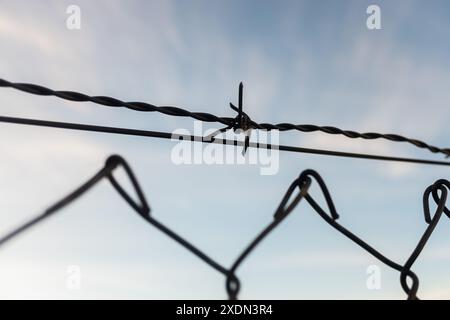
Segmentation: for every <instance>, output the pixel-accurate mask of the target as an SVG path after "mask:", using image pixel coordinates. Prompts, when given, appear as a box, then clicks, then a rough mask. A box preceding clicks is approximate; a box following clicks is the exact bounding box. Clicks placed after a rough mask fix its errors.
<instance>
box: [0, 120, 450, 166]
mask: <svg viewBox="0 0 450 320" xmlns="http://www.w3.org/2000/svg"><path fill="white" fill-rule="evenodd" d="M0 122H4V123H14V124H20V125H32V126H40V127H50V128H60V129H68V130H80V131H89V132H102V133H110V134H121V135H131V136H141V137H152V138H161V139H171V140H185V141H196V142H203V143H214V144H224V145H234V146H244V148H245V146H246V143H247V142H242V141H239V140H229V139H219V138H213V137H211V136H207V137H201V136H193V135H184V134H173V133H168V132H159V131H149V130H137V129H128V128H118V127H107V126H96V125H88V124H80V123H68V122H58V121H48V120H38V119H27V118H16V117H5V116H0ZM247 147H249V148H259V149H268V150H280V151H287V152H297V153H308V154H317V155H325V156H336V157H346V158H357V159H369V160H379V161H394V162H405V163H417V164H429V165H440V166H450V162H448V161H436V160H426V159H415V158H401V157H390V156H384V155H374V154H363V153H352V152H342V151H334V150H323V149H312V148H302V147H294V146H286V145H276V144H265V143H259V142H248V145H247ZM244 151H245V149H244Z"/></svg>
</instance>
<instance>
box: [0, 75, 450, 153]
mask: <svg viewBox="0 0 450 320" xmlns="http://www.w3.org/2000/svg"><path fill="white" fill-rule="evenodd" d="M0 87H10V88H14V89H17V90H20V91H23V92H27V93H31V94H35V95H41V96H55V97H58V98H61V99H65V100H69V101H76V102H88V101H90V102H93V103H96V104H100V105H103V106H108V107H125V108H128V109H131V110H135V111H145V112H159V113H162V114H166V115H170V116H177V117H190V118H193V119H196V120H200V121H203V122H215V123H221V124H224V125H226V126H227V128H234V129H238V128H240V129H242V130H244V131H247V130H249V129H264V130H279V131H289V130H297V131H301V132H316V131H320V132H324V133H328V134H334V135H343V136H346V137H348V138H362V139H367V140H373V139H386V140H390V141H394V142H408V143H410V144H412V145H414V146H416V147H418V148H424V149H428V150H429V151H431V152H433V153H442V154H444V155H446V156H447V157H448V156H450V149H449V148H446V149H444V148H438V147H435V146H432V145H429V144H427V143H425V142H423V141H420V140H417V139H410V138H406V137H404V136H401V135H398V134H381V133H375V132H366V133H359V132H355V131H351V130H342V129H339V128H336V127H331V126H317V125H311V124H299V125H295V124H291V123H279V124H271V123H256V122H255V121H253V120H251V119H250V117H249V116H248V115H247V114H246V113H244V112H243V110H242V83H241V84H240V85H239V108H236V107H235V106H234V105H232V104H230V106H231V108H232V109H233V110H235V111H236V112H238V115H237V117H235V118H230V117H218V116H215V115H213V114H210V113H204V112H191V111H188V110H185V109H181V108H178V107H173V106H156V105H153V104H150V103H145V102H124V101H121V100H119V99H116V98H112V97H107V96H89V95H86V94H83V93H79V92H74V91H55V90H52V89H49V88H46V87H43V86H40V85H35V84H30V83H14V82H10V81H7V80H4V79H0ZM246 146H247V142H246V143H245V144H244V150H245V149H246Z"/></svg>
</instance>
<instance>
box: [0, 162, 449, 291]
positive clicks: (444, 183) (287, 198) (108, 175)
mask: <svg viewBox="0 0 450 320" xmlns="http://www.w3.org/2000/svg"><path fill="white" fill-rule="evenodd" d="M118 167H122V168H123V169H124V170H125V173H126V176H127V178H128V179H129V180H130V182H131V185H132V187H133V189H134V192H135V196H137V199H138V200H137V201H135V200H133V197H132V196H131V195H130V194H128V192H127V191H125V189H124V188H123V187H122V185H121V184H120V183H119V182H118V181H117V180H116V178H115V177H114V175H113V173H114V171H115V169H116V168H118ZM103 179H108V180H109V182H110V183H111V185H112V186H113V187H114V189H115V190H116V191H117V192H118V194H119V195H120V196H121V197H122V198H123V199H124V200H125V201H126V202H127V203H128V204H129V205H130V207H131V208H132V209H133V210H134V211H135V212H136V213H137V214H138V215H139V216H141V217H142V218H143V219H144V220H145V221H147V222H148V223H150V224H151V225H152V226H154V227H156V228H157V229H158V230H160V231H161V232H163V233H164V234H166V235H167V236H169V237H170V238H172V239H173V240H175V241H176V242H178V243H179V244H180V245H181V246H183V247H184V248H185V249H187V250H188V251H190V252H192V253H193V254H194V255H196V256H197V257H198V258H200V259H201V260H203V261H204V262H205V263H207V264H208V265H209V266H210V267H212V268H213V269H215V270H216V271H218V272H220V273H221V274H223V275H224V276H225V278H226V284H225V288H226V292H227V294H228V298H229V299H230V300H235V299H237V298H238V294H239V291H240V287H241V284H240V280H239V278H238V277H237V275H236V271H237V269H238V267H239V266H240V265H241V264H242V263H243V261H244V260H245V259H246V258H247V257H248V256H249V255H250V253H251V252H252V251H253V250H254V249H255V248H256V247H257V246H258V245H259V244H260V243H261V242H262V240H263V239H265V238H266V237H267V236H268V235H269V234H270V233H271V232H272V231H273V230H274V229H275V228H276V227H277V226H278V225H279V224H280V223H281V222H282V221H284V220H285V219H286V217H288V215H289V214H290V213H291V212H292V211H293V210H294V209H295V208H296V207H297V205H298V204H299V203H300V201H301V200H302V199H305V200H306V201H307V202H308V204H309V205H310V206H311V208H313V209H314V211H315V212H317V213H318V214H319V216H320V217H321V218H322V219H323V220H325V221H326V222H327V223H328V224H329V225H330V226H332V227H333V228H334V229H336V230H337V231H339V232H340V233H341V234H343V235H344V236H346V237H347V238H349V239H350V240H352V241H353V242H354V243H356V244H357V245H358V246H360V247H361V248H362V249H364V250H365V251H367V252H368V253H370V254H371V255H372V256H374V257H375V258H377V259H378V260H379V261H381V262H382V263H384V264H385V265H387V266H388V267H390V268H392V269H394V270H397V271H399V272H400V282H401V286H402V288H403V290H404V291H405V293H406V294H407V298H408V299H411V300H415V299H419V298H418V297H417V292H418V289H419V278H418V277H417V275H416V274H415V273H414V272H413V271H411V267H412V265H413V264H414V262H415V261H416V260H417V258H418V257H419V255H420V253H421V252H422V250H423V249H424V247H425V245H426V243H427V241H428V240H429V238H430V237H431V234H432V233H433V231H434V230H435V228H436V226H437V224H438V222H439V220H440V218H441V217H442V214H443V213H445V214H446V215H447V216H448V217H449V218H450V210H449V209H448V208H447V207H446V201H447V195H448V190H450V182H449V181H448V180H444V179H441V180H438V181H436V182H435V183H434V184H432V185H431V186H429V187H428V188H427V189H426V190H425V192H424V195H423V211H424V216H425V221H426V223H428V227H427V228H426V230H425V232H424V234H423V236H422V237H421V239H420V241H419V243H418V245H417V246H416V248H415V249H414V251H413V253H412V254H411V256H410V257H409V259H408V260H407V261H406V263H405V264H404V265H401V264H398V263H396V262H394V261H393V260H391V259H389V258H387V257H386V256H385V255H383V254H382V253H380V252H379V251H377V250H375V249H374V248H373V247H372V246H370V245H369V244H368V243H367V242H365V241H364V240H362V239H361V238H359V237H358V236H356V235H355V234H354V233H352V232H351V231H349V230H348V229H346V228H345V227H343V226H342V225H341V224H339V223H338V222H337V220H338V218H339V214H338V213H337V210H336V208H335V205H334V202H333V200H332V197H331V195H330V192H329V190H328V188H327V186H326V184H325V182H324V180H323V179H322V177H321V176H320V175H319V173H317V172H316V171H314V170H310V169H309V170H305V171H303V172H302V173H301V174H300V176H299V177H298V178H296V179H295V180H294V181H293V182H292V183H291V185H290V186H289V188H288V190H287V191H286V193H285V195H284V196H283V198H282V200H281V202H280V204H279V205H278V207H277V209H276V211H275V213H274V215H273V220H272V222H270V223H269V224H268V225H267V227H265V228H264V229H263V231H261V232H260V233H259V234H258V235H257V236H256V238H255V239H254V240H253V241H252V242H251V243H250V244H249V245H248V246H247V247H246V248H245V249H244V250H243V251H242V253H241V254H240V255H239V256H238V258H237V259H236V260H235V262H234V263H233V264H232V266H231V267H230V268H226V267H224V266H223V265H222V264H220V263H218V262H216V261H215V260H213V259H212V258H210V257H209V256H208V255H207V254H205V253H204V252H203V251H201V250H200V249H198V248H197V247H195V246H194V245H192V244H191V243H190V242H188V241H187V240H185V239H184V238H182V237H181V236H179V235H178V234H177V233H175V232H174V231H172V230H171V229H169V228H168V227H166V226H165V225H163V224H162V223H160V222H159V221H158V220H156V219H155V218H154V217H153V216H152V215H151V214H150V212H151V209H150V206H149V204H148V202H147V198H146V196H145V195H144V193H143V191H142V188H141V186H140V184H139V182H138V180H137V178H136V176H135V174H134V172H133V171H132V169H131V167H130V166H129V165H128V164H127V162H126V161H125V160H124V159H123V158H122V157H120V156H118V155H113V156H110V157H109V158H108V159H107V160H106V163H105V165H104V166H103V167H102V168H101V169H100V170H99V171H98V172H97V173H96V174H95V175H94V176H93V177H92V178H90V179H89V180H88V181H87V182H85V183H84V184H82V185H81V186H80V187H78V188H76V189H75V190H74V191H73V192H71V193H70V194H68V195H67V196H66V197H64V198H63V199H61V200H60V201H58V202H56V203H55V204H53V205H52V206H51V207H49V208H48V209H47V210H45V211H44V212H43V213H42V214H40V215H38V216H37V217H35V218H33V219H31V220H29V221H28V222H26V223H24V224H23V225H21V226H19V227H18V228H16V229H14V230H13V231H11V232H10V233H8V234H6V235H5V236H4V237H2V238H0V246H2V245H4V244H5V243H7V242H8V241H10V240H12V239H13V238H14V237H16V236H18V235H19V234H21V233H23V232H24V231H26V230H28V229H29V228H31V227H32V226H35V225H36V224H37V223H39V222H42V221H43V220H45V219H47V218H49V217H50V216H52V215H54V214H55V213H56V212H58V211H60V210H62V209H63V208H64V207H66V206H67V205H69V204H70V203H71V202H73V201H75V200H77V199H78V198H79V197H81V196H82V195H83V194H85V193H86V192H88V191H89V190H90V189H91V188H92V187H94V186H95V185H96V184H97V183H98V182H100V181H101V180H103ZM313 180H314V181H316V183H317V184H318V186H319V187H320V190H321V193H322V195H323V196H324V198H325V203H326V205H327V207H328V210H324V209H323V208H322V207H321V206H320V205H319V204H318V203H317V202H316V200H315V199H314V198H313V196H312V195H311V193H310V187H311V185H312V182H313ZM296 191H297V193H296V194H295V192H296ZM291 198H292V199H291ZM430 198H432V200H434V202H435V203H436V205H437V208H436V211H435V214H434V216H433V217H431V214H430V204H429V201H430ZM327 211H328V212H327ZM408 277H409V278H410V279H411V281H412V283H411V285H410V286H409V285H408V283H407V279H408Z"/></svg>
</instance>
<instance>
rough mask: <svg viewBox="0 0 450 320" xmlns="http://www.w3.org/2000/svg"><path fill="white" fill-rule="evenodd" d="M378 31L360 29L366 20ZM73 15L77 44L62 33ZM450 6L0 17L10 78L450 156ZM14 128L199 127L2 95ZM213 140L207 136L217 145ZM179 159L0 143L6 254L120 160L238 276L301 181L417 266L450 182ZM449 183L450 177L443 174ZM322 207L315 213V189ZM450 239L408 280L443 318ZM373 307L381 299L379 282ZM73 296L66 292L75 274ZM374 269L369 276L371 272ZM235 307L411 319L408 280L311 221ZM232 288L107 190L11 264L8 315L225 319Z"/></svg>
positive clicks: (100, 4) (1, 60)
mask: <svg viewBox="0 0 450 320" xmlns="http://www.w3.org/2000/svg"><path fill="white" fill-rule="evenodd" d="M372 4H376V5H378V6H379V7H380V9H381V26H382V27H381V29H380V30H369V29H368V28H367V25H366V20H367V18H368V16H369V15H368V14H367V13H366V10H367V7H368V6H369V5H372ZM70 5H77V6H78V7H79V8H80V10H81V11H80V12H81V29H75V30H71V29H69V28H67V24H66V22H67V19H68V17H69V15H70V14H68V13H67V12H66V10H67V8H68V7H69V6H70ZM448 9H450V3H448V1H437V0H433V1H427V2H424V1H414V0H408V1H404V0H397V1H349V0H346V1H331V0H323V1H312V0H311V1H256V0H255V1H250V0H249V1H206V0H202V1H181V0H170V1H169V0H166V1H162V0H161V1H126V2H125V1H118V0H108V1H106V0H105V1H50V0H45V1H24V0H18V1H6V0H0V78H3V79H6V80H9V81H13V82H28V83H36V84H40V85H44V86H48V87H51V88H53V89H60V90H74V91H78V92H83V93H86V94H90V95H106V96H113V97H116V98H119V99H121V100H124V101H145V102H149V103H152V104H155V105H175V106H179V107H182V108H186V109H188V110H195V111H199V112H208V113H213V114H217V115H220V116H228V117H234V116H235V112H234V111H233V110H231V109H230V108H229V106H228V105H229V102H233V103H235V104H236V103H237V94H238V85H239V82H241V81H242V82H243V83H244V111H245V112H247V113H248V114H249V115H250V117H251V118H252V119H253V120H254V121H257V122H270V123H282V122H292V123H298V124H300V123H305V124H316V125H330V126H336V127H339V128H343V129H349V130H355V131H361V132H369V131H375V132H382V133H397V134H401V135H405V136H408V137H412V138H417V139H421V140H424V141H427V142H430V143H431V144H434V145H437V146H441V147H449V146H450V142H449V141H448V140H447V137H448V136H449V133H450V127H449V126H448V120H449V119H450V108H449V107H448V105H449V103H450V90H448V87H449V85H450V63H449V61H448V52H449V49H450V43H449V41H447V40H446V39H447V38H448V36H449V31H448V30H450V21H449V20H448V17H447V15H446V12H448ZM0 111H1V112H0V114H1V115H2V116H13V117H25V118H36V119H48V120H54V121H66V122H79V123H88V124H97V125H107V126H118V127H127V128H135V129H143V130H160V131H166V132H172V131H174V130H176V129H184V130H188V131H190V132H193V130H194V122H193V120H192V119H186V118H174V117H169V116H165V115H162V114H156V113H139V112H137V111H131V110H126V109H122V108H106V107H101V106H98V105H95V104H92V103H75V102H68V101H63V100H60V99H57V98H53V97H38V96H33V95H29V94H26V93H23V92H19V91H15V90H12V89H7V88H1V89H0ZM206 127H208V128H209V127H212V128H216V129H219V128H220V126H219V127H217V126H216V127H214V126H213V125H208V126H206V125H205V128H206ZM280 143H281V144H291V145H295V146H302V147H311V148H324V149H332V150H341V151H350V152H367V153H377V154H389V155H396V156H414V157H420V158H428V159H435V160H443V158H444V157H443V156H441V155H435V154H431V153H429V152H428V151H426V150H422V149H417V148H414V147H413V146H411V145H408V144H402V143H393V142H388V141H382V140H374V141H363V140H360V139H357V140H352V139H348V138H345V137H339V136H332V135H327V134H324V133H300V132H287V133H280ZM175 145H176V144H175V143H174V142H172V141H168V140H157V139H150V138H144V137H131V136H118V135H107V134H101V133H88V132H76V131H68V130H67V131H65V130H59V129H50V128H38V127H25V126H18V125H13V124H5V123H2V124H0V150H1V151H2V160H1V165H0V208H2V209H1V210H0V234H4V233H6V232H7V231H8V230H10V229H11V228H13V227H14V226H17V225H19V224H20V223H22V222H24V221H26V220H27V219H28V218H30V217H33V216H35V215H36V214H39V213H40V212H42V211H43V210H45V208H47V207H49V206H50V205H51V204H53V203H54V202H56V201H57V200H59V199H60V198H61V197H63V196H64V195H66V194H67V193H69V192H70V191H71V190H73V189H74V188H75V187H77V186H79V185H80V184H81V183H83V182H84V181H85V180H86V179H88V178H89V177H90V176H92V175H93V174H94V173H95V172H96V171H98V170H99V169H100V168H101V167H102V166H103V164H104V161H105V160H106V158H107V157H108V156H109V155H111V154H120V155H121V156H123V157H124V158H125V159H126V160H127V161H128V163H129V164H130V166H131V167H132V168H133V170H134V172H135V173H136V175H137V177H138V179H139V181H140V182H141V184H142V187H143V189H144V191H145V194H146V195H147V197H148V201H149V203H150V206H151V208H152V214H153V216H154V217H156V218H157V219H158V220H159V221H161V222H162V223H164V224H165V225H167V226H169V227H170V228H171V229H172V230H174V231H176V232H177V233H179V234H180V235H182V236H183V237H185V238H186V239H188V240H189V241H190V242H192V243H193V244H195V245H196V246H197V247H199V248H200V249H202V250H203V251H204V252H205V253H207V254H209V255H211V257H213V258H214V259H216V260H217V261H219V262H220V263H222V264H224V265H225V266H230V265H231V264H232V262H233V261H234V259H235V258H236V257H237V256H238V254H239V253H240V252H241V251H242V250H243V248H244V247H245V246H246V245H247V244H248V243H249V242H250V241H251V240H252V239H253V238H254V237H255V236H256V235H257V234H258V233H259V232H260V231H261V229H262V228H263V227H265V226H266V225H267V224H268V223H270V222H271V219H272V215H273V213H274V211H275V209H276V208H277V206H278V203H279V202H280V201H281V198H282V196H283V195H284V193H285V191H286V190H287V188H288V187H289V185H290V184H291V182H292V181H293V180H294V179H296V178H297V177H298V175H299V174H300V173H301V172H302V171H303V170H305V169H314V170H316V171H318V172H319V173H320V174H321V176H322V177H323V178H324V180H325V182H326V183H327V185H328V187H329V189H330V192H331V194H332V196H333V199H334V202H335V205H336V207H337V210H338V212H339V214H340V219H339V220H340V223H341V224H342V225H344V226H345V227H347V228H348V229H350V230H351V231H352V232H354V233H356V234H357V235H359V236H360V237H361V238H363V239H364V240H366V241H367V242H368V243H370V244H371V245H372V246H374V247H375V248H376V249H379V250H380V251H381V252H383V253H385V254H386V255H387V256H388V257H390V258H392V259H393V260H395V261H397V262H399V263H404V262H405V261H406V260H407V258H408V257H409V255H410V254H411V252H412V250H413V249H414V247H415V246H416V244H417V242H418V240H419V238H420V236H421V235H422V233H423V232H424V230H425V228H426V226H427V225H426V223H425V221H424V219H423V211H422V194H423V191H424V190H425V188H426V187H427V186H428V185H430V184H432V183H433V182H434V181H435V180H437V179H439V178H448V169H446V168H445V167H433V166H421V165H412V164H411V165H405V164H400V163H388V162H377V161H369V160H360V159H345V158H336V157H324V156H317V155H308V154H294V153H280V155H279V170H278V172H277V173H276V174H274V175H261V174H260V168H259V167H258V166H257V165H250V164H248V165H231V164H226V165H207V164H199V165H193V164H191V165H189V164H182V165H176V164H175V163H173V161H172V159H171V152H172V150H173V147H174V146H175ZM445 170H447V171H445ZM311 192H312V193H313V194H314V195H315V197H317V198H320V192H319V190H318V188H317V186H316V187H314V186H313V188H312V190H311ZM449 230H450V224H449V223H447V221H446V217H445V216H444V217H443V218H442V221H441V223H440V224H439V225H438V227H437V229H436V231H435V232H434V234H433V236H432V237H431V239H430V241H429V243H428V244H427V246H426V248H425V250H424V252H423V253H422V255H421V256H420V258H419V259H418V261H417V262H416V264H415V265H414V266H413V271H414V272H415V273H416V274H417V275H418V276H419V278H420V288H419V293H418V295H419V297H421V298H424V299H427V298H430V299H431V298H436V299H441V298H442V299H448V298H450V274H449V273H448V268H447V267H448V265H449V264H450V238H449V237H448V231H449ZM373 265H375V266H378V267H379V270H380V288H379V289H369V288H368V286H367V281H368V278H369V276H370V275H369V274H368V273H367V271H368V268H369V267H370V266H373ZM74 267H75V269H76V270H77V271H79V273H77V274H78V275H79V276H80V277H79V278H78V280H79V281H78V282H77V283H78V285H77V286H76V288H74V287H71V286H70V285H68V282H70V281H71V279H72V278H71V276H72V275H73V273H72V271H73V270H74V269H73V268H74ZM369 269H370V268H369ZM237 276H238V277H239V279H240V280H241V292H240V294H239V298H241V299H404V298H405V294H404V292H403V291H402V289H401V286H400V281H399V273H398V272H397V271H394V270H391V269H389V268H388V267H385V266H384V265H382V264H381V263H380V262H378V261H377V260H376V259H374V258H373V257H371V256H370V255H369V254H368V253H366V252H365V251H363V250H362V249H361V248H359V247H358V246H357V245H355V244H354V243H352V242H351V241H350V240H348V239H347V238H345V237H343V236H342V235H341V234H339V233H337V231H335V230H334V229H332V228H331V227H330V226H328V225H327V224H326V223H325V222H324V221H323V220H322V219H321V218H320V217H319V216H318V215H317V214H315V213H314V212H313V211H312V209H311V208H310V207H309V206H308V205H307V204H306V202H301V203H300V204H299V205H298V207H297V208H296V209H295V211H294V212H292V214H291V215H290V216H289V217H288V218H287V219H286V221H284V222H283V223H282V224H281V225H280V226H279V227H278V228H277V229H276V230H275V231H274V232H273V233H271V234H270V235H269V236H268V238H266V239H265V240H264V241H263V242H262V243H261V244H260V246H259V247H258V248H257V249H255V251H254V252H253V253H252V254H251V255H250V256H249V257H248V259H247V260H245V262H244V263H243V264H242V266H241V267H240V268H239V269H238V271H237ZM226 297H227V296H226V291H225V279H224V277H223V276H222V275H221V274H219V273H218V272H217V271H215V270H213V269H211V268H210V267H209V266H207V265H206V264H205V263H204V262H203V261H201V260H199V259H198V258H197V257H195V256H193V255H192V254H191V253H190V252H188V251H186V250H185V249H184V248H182V247H180V246H179V245H178V244H177V243H175V242H174V241H173V240H172V239H170V238H168V237H167V236H166V235H164V234H162V233H161V232H159V231H158V230H157V229H155V228H154V227H152V226H149V225H147V224H146V223H145V222H143V221H142V219H141V218H140V217H138V216H137V215H136V214H135V213H134V212H132V210H131V209H130V208H129V207H127V204H126V203H125V202H124V201H123V200H122V199H121V198H120V197H118V196H117V194H116V193H115V191H114V190H113V188H112V187H111V186H110V185H109V184H108V183H107V182H102V183H100V184H99V185H98V186H96V187H95V188H94V189H93V190H92V191H90V192H89V193H88V194H86V195H85V196H84V197H82V198H80V199H79V200H78V201H77V202H74V203H73V204H71V205H70V206H68V207H67V208H65V209H64V210H62V211H61V212H59V213H58V214H57V215H56V216H55V217H52V218H51V219H49V220H48V221H45V222H43V223H42V224H40V225H38V226H36V227H35V228H33V229H31V230H30V231H28V232H26V233H24V234H23V235H21V236H20V237H18V238H16V239H14V240H13V241H12V242H10V243H8V244H7V245H5V246H4V247H1V248H0V298H3V299H15V298H22V299H55V298H56V299H126V298H131V299H225V298H226Z"/></svg>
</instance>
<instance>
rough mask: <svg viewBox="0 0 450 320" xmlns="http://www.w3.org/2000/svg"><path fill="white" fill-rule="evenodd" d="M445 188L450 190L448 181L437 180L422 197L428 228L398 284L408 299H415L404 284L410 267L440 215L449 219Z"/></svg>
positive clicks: (407, 262) (405, 266) (408, 261)
mask: <svg viewBox="0 0 450 320" xmlns="http://www.w3.org/2000/svg"><path fill="white" fill-rule="evenodd" d="M447 188H448V189H450V182H449V181H448V180H443V179H441V180H438V181H436V182H435V183H434V184H433V185H431V186H429V187H428V188H427V189H426V190H425V192H424V195H423V212H424V215H425V221H426V222H427V223H428V227H427V228H426V230H425V232H424V233H423V235H422V237H421V238H420V241H419V243H418V244H417V246H416V248H415V249H414V251H413V253H412V254H411V256H410V257H409V258H408V260H407V261H406V263H405V265H404V267H403V270H402V272H401V274H400V282H401V285H402V288H403V290H404V291H405V292H406V293H408V299H415V298H416V297H415V296H414V295H412V294H411V292H408V284H407V282H406V275H407V273H408V272H409V271H410V270H411V267H412V265H413V264H414V262H415V261H416V260H417V258H418V257H419V255H420V253H421V252H422V250H423V249H424V248H425V245H426V243H427V242H428V240H429V239H430V237H431V234H432V233H433V231H434V230H435V228H436V226H437V224H438V223H439V220H440V219H441V217H442V214H443V213H444V211H445V213H446V215H447V216H448V217H450V212H449V211H448V209H447V208H446V206H445V204H446V202H447V196H448V191H447ZM438 191H440V192H441V195H440V196H439V195H438ZM430 194H432V195H433V198H434V201H435V202H436V204H437V208H436V211H435V213H434V216H433V218H431V215H430V204H429V200H430V199H429V198H430Z"/></svg>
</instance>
